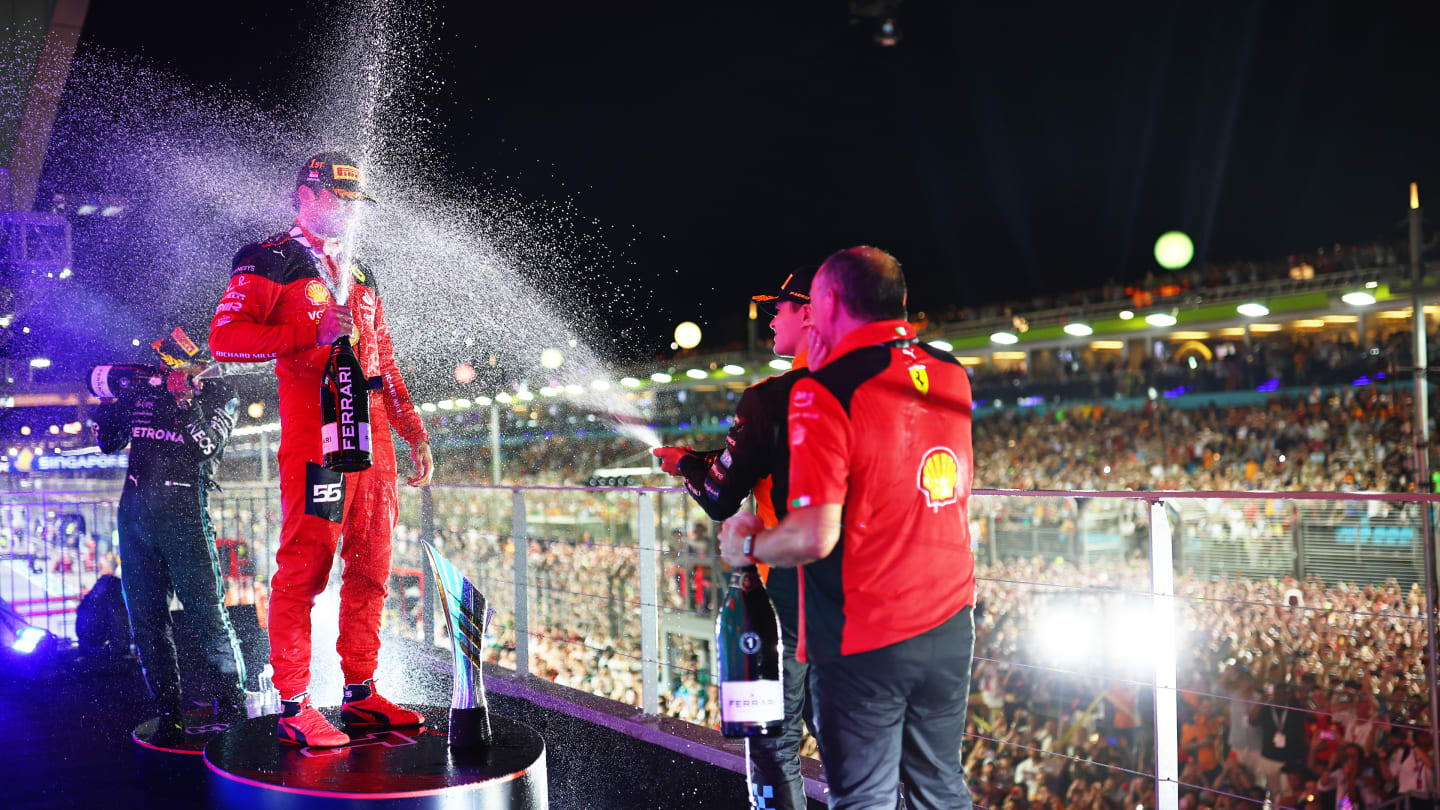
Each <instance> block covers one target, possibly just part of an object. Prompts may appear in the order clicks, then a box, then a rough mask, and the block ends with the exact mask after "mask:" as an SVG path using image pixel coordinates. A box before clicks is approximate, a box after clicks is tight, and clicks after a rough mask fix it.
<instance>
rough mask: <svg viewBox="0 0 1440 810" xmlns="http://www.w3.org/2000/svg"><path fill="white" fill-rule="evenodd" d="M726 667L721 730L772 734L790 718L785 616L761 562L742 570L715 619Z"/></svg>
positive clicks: (720, 655) (733, 576) (717, 643)
mask: <svg viewBox="0 0 1440 810" xmlns="http://www.w3.org/2000/svg"><path fill="white" fill-rule="evenodd" d="M715 652H716V658H717V663H718V666H717V669H719V671H720V733H722V734H724V735H725V736H726V737H769V736H774V735H776V734H779V733H780V731H781V728H782V727H783V726H784V721H785V690H784V688H783V687H782V686H781V683H780V619H779V617H777V616H776V615H775V606H774V605H772V604H771V603H770V594H769V593H767V592H766V591H765V585H764V583H762V582H761V581H760V572H759V571H758V570H756V568H755V566H753V565H747V566H744V567H742V568H737V569H736V570H735V572H734V573H733V574H731V575H730V590H729V592H728V593H726V594H725V604H723V605H721V607H720V615H719V616H717V617H716V619H715Z"/></svg>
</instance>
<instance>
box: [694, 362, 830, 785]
mask: <svg viewBox="0 0 1440 810" xmlns="http://www.w3.org/2000/svg"><path fill="white" fill-rule="evenodd" d="M795 362H796V366H797V367H796V369H795V370H793V371H790V372H787V373H786V374H782V375H780V376H778V377H771V378H769V379H767V380H762V381H761V382H758V383H756V384H755V385H752V386H750V387H749V388H747V389H746V390H745V393H744V395H742V396H741V397H740V404H739V406H738V407H737V408H736V409H735V424H734V425H733V426H732V427H731V428H730V432H729V434H728V435H726V437H725V446H724V447H723V448H721V449H720V450H715V451H711V452H704V453H692V454H686V455H683V456H681V457H680V462H679V466H680V473H681V475H683V476H684V477H685V490H686V491H687V492H689V493H690V495H691V496H693V497H694V498H695V500H696V502H698V503H699V504H700V507H701V508H702V509H704V510H705V513H706V514H708V515H709V516H710V517H711V518H712V519H714V520H725V519H726V518H728V517H730V516H731V515H733V514H735V513H736V512H737V511H739V509H740V505H741V504H742V503H744V501H745V497H746V496H747V495H749V494H751V492H752V491H753V492H754V494H755V503H756V512H757V513H758V514H759V515H760V518H761V519H762V520H763V521H764V522H765V526H766V527H767V528H770V527H773V526H775V525H777V524H778V523H779V522H780V521H781V520H783V519H784V517H785V514H786V512H787V511H788V510H787V509H786V503H785V493H786V490H787V488H788V486H789V480H790V443H789V442H788V441H786V430H787V424H788V418H789V416H788V415H789V407H790V388H791V386H793V385H794V384H795V381H796V380H799V379H801V378H803V377H804V376H806V375H808V374H809V371H807V370H806V369H804V368H802V367H800V366H801V365H802V364H803V363H804V359H803V358H796V361H795ZM765 589H766V590H767V591H769V592H770V601H772V602H773V603H774V604H775V613H776V615H778V616H779V618H780V636H781V641H782V644H783V647H784V650H783V658H782V661H781V663H782V666H783V667H784V675H783V681H784V687H785V726H784V729H783V730H782V731H781V733H780V734H779V735H778V736H776V737H752V738H750V739H749V740H748V742H749V743H750V746H749V748H748V750H749V753H750V756H749V760H750V778H749V780H748V781H749V783H750V793H751V795H750V804H751V806H752V807H763V808H772V807H773V808H787V809H788V808H804V807H805V805H806V800H805V780H804V778H803V777H802V776H801V774H800V738H801V736H802V735H803V733H804V730H805V729H804V724H805V723H807V722H808V723H810V724H811V726H812V728H813V726H814V723H813V721H812V715H811V707H810V690H809V686H808V682H809V669H810V667H809V665H808V664H804V663H801V662H799V661H797V660H796V659H795V650H796V647H797V641H798V627H799V623H800V620H799V608H800V604H799V599H800V596H799V594H800V578H799V574H798V573H797V571H796V569H794V568H775V567H771V568H770V570H769V573H768V574H767V575H766V578H765Z"/></svg>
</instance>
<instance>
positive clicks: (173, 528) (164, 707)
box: [95, 364, 245, 747]
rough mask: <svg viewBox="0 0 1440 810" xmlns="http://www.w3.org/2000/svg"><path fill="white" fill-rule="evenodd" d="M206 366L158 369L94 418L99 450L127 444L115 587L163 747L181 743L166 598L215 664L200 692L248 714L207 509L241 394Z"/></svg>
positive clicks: (227, 716) (233, 715) (221, 707)
mask: <svg viewBox="0 0 1440 810" xmlns="http://www.w3.org/2000/svg"><path fill="white" fill-rule="evenodd" d="M204 369H205V365H204V364H189V365H186V366H184V367H182V368H178V369H175V370H171V371H168V372H167V371H166V370H164V369H159V368H157V369H155V373H154V375H153V376H151V377H149V378H148V380H142V381H141V382H140V385H139V390H138V391H137V392H135V393H132V394H128V395H126V396H124V397H123V398H121V399H119V400H116V401H114V402H113V404H106V405H102V406H101V407H100V408H99V409H98V411H97V412H96V416H95V419H96V423H97V428H98V430H97V431H96V432H97V438H98V440H99V444H100V449H101V451H102V452H104V453H115V452H119V451H120V450H122V449H124V448H125V445H127V444H129V445H130V463H129V468H128V469H127V470H126V474H125V487H124V490H123V492H122V494H121V496H120V509H119V513H118V520H119V533H120V561H121V566H122V569H121V571H122V573H121V577H120V584H121V587H122V589H123V590H124V593H125V607H126V609H127V610H128V611H129V613H130V626H131V629H132V631H133V632H134V634H135V646H136V648H137V649H138V650H139V652H140V663H141V666H142V668H143V669H144V671H145V683H146V685H147V686H148V687H149V688H150V694H151V696H152V697H153V698H154V699H155V702H156V704H157V707H158V708H159V710H160V725H159V728H158V730H157V732H156V737H155V743H156V744H157V745H161V746H162V747H170V746H173V745H175V744H177V743H179V742H181V741H183V740H184V739H185V729H184V724H183V722H182V716H181V708H180V668H179V664H178V662H177V660H176V656H175V638H174V634H173V630H172V627H171V621H170V598H171V596H178V597H179V598H180V602H181V604H183V605H184V606H185V615H186V617H187V619H188V623H189V625H190V627H191V628H192V630H193V631H194V634H195V638H196V641H197V642H198V643H199V646H200V649H201V651H202V652H203V654H204V656H205V659H206V661H207V662H208V663H209V665H210V668H211V669H213V670H214V672H213V673H208V674H209V677H208V678H202V683H207V685H208V686H210V687H211V694H209V695H207V696H206V697H207V698H216V699H217V700H218V711H217V714H218V715H219V717H220V719H222V720H225V721H227V722H234V721H235V720H239V719H244V717H245V692H244V683H245V662H244V659H243V658H242V657H241V654H240V644H239V642H238V641H237V639H236V637H235V631H234V629H233V628H232V627H231V626H230V619H229V617H228V615H227V614H226V612H225V605H224V600H223V587H222V581H221V577H220V567H219V563H218V561H217V559H216V555H215V538H214V535H213V534H212V532H211V528H210V517H209V515H208V513H207V512H206V509H205V499H206V492H207V490H208V489H209V488H210V487H212V486H215V483H214V478H215V474H216V472H217V471H218V468H219V465H220V456H221V453H222V452H223V451H224V448H225V442H226V441H227V440H228V439H229V438H230V431H231V430H232V429H233V428H234V426H235V410H236V407H237V406H238V404H239V400H238V399H237V398H236V396H235V392H234V390H233V389H231V387H230V386H229V385H228V384H226V382H225V381H224V380H223V379H220V378H215V379H208V380H203V381H202V380H197V379H195V375H197V374H199V373H200V372H201V371H203V370H204ZM217 489H218V487H217Z"/></svg>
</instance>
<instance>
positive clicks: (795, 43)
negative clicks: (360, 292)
mask: <svg viewBox="0 0 1440 810" xmlns="http://www.w3.org/2000/svg"><path fill="white" fill-rule="evenodd" d="M635 5H636V4H628V3H504V4H500V3H473V2H465V3H450V4H441V7H440V10H439V14H440V15H441V17H442V18H443V19H442V20H441V21H440V23H441V24H439V25H437V26H436V27H435V30H436V31H437V33H438V36H437V37H436V39H435V40H434V42H433V44H432V51H431V55H430V59H431V62H432V64H433V67H434V68H435V69H436V70H437V71H438V72H439V73H440V74H441V75H442V76H443V77H444V79H445V80H446V83H447V84H446V86H445V89H444V91H443V92H442V93H440V94H438V95H437V96H436V97H435V98H434V99H433V104H434V106H435V109H436V111H437V117H438V118H439V119H440V120H442V121H444V122H446V123H447V127H446V129H445V131H444V132H443V133H441V134H440V136H439V139H440V140H439V141H438V143H437V144H436V145H437V146H438V147H439V149H440V151H441V152H443V153H444V154H448V155H451V156H452V159H453V161H454V163H453V167H450V168H449V169H447V171H453V172H454V173H455V174H456V175H458V176H460V177H463V178H464V179H465V181H466V182H467V183H470V184H473V185H484V184H492V185H493V184H502V185H504V186H507V187H510V188H513V189H514V190H516V191H517V192H518V193H519V194H521V195H522V196H525V197H528V198H534V199H537V200H567V201H568V202H569V203H570V204H571V206H572V207H573V210H575V211H576V212H577V216H578V217H579V218H580V219H581V220H582V221H583V222H582V225H581V226H580V227H581V228H582V229H585V228H593V229H594V231H595V233H597V234H599V236H600V238H602V239H604V240H606V243H607V244H608V245H609V246H610V248H611V250H612V253H613V256H612V260H611V262H610V265H609V266H608V267H607V268H605V272H604V273H597V274H577V277H576V280H575V283H576V285H577V286H579V287H581V288H582V289H583V291H584V292H585V294H586V297H588V298H591V299H592V300H593V297H595V296H599V297H600V298H604V297H605V296H606V295H607V294H610V295H616V294H618V293H614V292H611V291H610V290H609V289H608V288H609V286H610V284H612V283H615V284H616V286H617V287H618V286H619V284H618V282H621V281H628V282H630V284H629V286H632V287H636V286H638V287H639V288H641V289H645V290H650V291H651V292H650V294H649V297H648V298H646V299H645V300H641V301H637V302H635V306H636V308H637V311H638V312H639V313H641V315H642V316H644V320H645V321H646V325H645V327H644V332H645V337H644V338H643V339H642V340H640V341H637V342H636V344H635V345H634V347H633V348H634V353H635V355H636V356H644V355H653V354H654V352H655V351H657V350H659V349H662V348H665V346H664V345H663V344H668V341H669V336H668V334H669V331H670V329H672V328H673V325H674V323H675V322H677V321H679V320H682V319H687V318H689V319H695V320H699V321H700V322H701V324H702V325H703V326H705V328H706V330H707V344H710V345H717V344H721V343H724V342H725V341H726V340H727V339H735V340H738V339H739V338H740V336H741V335H742V334H743V332H742V330H743V323H744V321H743V319H744V309H745V300H746V298H747V297H748V296H749V295H751V294H753V293H756V292H761V291H764V290H766V289H768V288H770V287H773V286H775V285H776V284H778V282H779V281H780V280H781V279H782V278H783V277H784V275H785V274H786V273H787V272H788V270H789V269H790V268H791V267H793V266H794V265H797V264H801V263H807V262H809V263H817V262H819V261H820V260H821V259H823V258H824V256H825V255H827V254H828V253H829V252H831V251H833V250H836V249H838V248H841V247H846V246H849V245H852V244H859V243H868V244H873V245H876V246H879V247H882V248H885V249H887V250H889V251H891V252H893V253H894V254H895V255H896V256H898V257H899V258H900V260H901V261H902V263H903V264H904V266H905V269H906V273H907V276H908V279H909V283H910V288H911V293H910V300H911V302H912V307H911V308H912V310H916V309H927V308H940V307H944V306H949V305H957V304H958V305H967V304H983V303H993V302H998V301H1011V300H1019V299H1024V298H1026V297H1030V296H1035V295H1040V294H1045V293H1050V292H1059V291H1067V290H1072V289H1077V288H1082V287H1096V286H1099V285H1100V284H1102V283H1104V282H1105V281H1107V280H1116V281H1126V280H1133V279H1137V278H1140V277H1141V276H1143V275H1144V274H1145V273H1146V272H1148V271H1150V270H1152V269H1155V265H1154V259H1153V256H1152V254H1151V245H1152V244H1153V242H1154V239H1155V238H1156V237H1157V236H1158V235H1159V234H1160V233H1161V232H1163V231H1166V230H1170V229H1181V230H1184V231H1187V232H1188V233H1190V234H1191V235H1192V236H1193V237H1194V238H1195V241H1196V247H1197V261H1204V260H1210V261H1227V260H1233V259H1257V260H1264V259H1278V258H1282V257H1284V256H1286V255H1287V254H1291V253H1295V252H1302V251H1313V250H1315V249H1316V248H1318V247H1321V246H1326V245H1329V244H1333V243H1335V242H1341V243H1352V244H1353V243H1359V242H1367V243H1368V242H1370V241H1373V240H1377V239H1380V240H1393V239H1396V238H1399V237H1401V236H1402V235H1403V232H1402V231H1401V229H1400V223H1401V220H1402V218H1403V216H1404V213H1405V206H1406V199H1407V196H1406V195H1407V184H1408V183H1409V182H1410V181H1412V180H1415V181H1418V182H1419V183H1420V184H1421V194H1422V202H1423V201H1426V200H1429V199H1436V200H1440V161H1437V158H1436V151H1435V149H1434V148H1432V143H1433V142H1434V141H1435V138H1436V135H1437V133H1440V126H1437V125H1440V114H1437V102H1436V93H1435V82H1434V78H1435V76H1437V75H1440V72H1437V69H1436V68H1437V65H1436V58H1435V56H1434V54H1435V49H1434V48H1433V33H1434V31H1435V23H1436V22H1437V20H1436V17H1437V16H1440V13H1437V11H1436V10H1435V5H1434V4H1428V5H1426V6H1418V5H1417V6H1415V7H1405V6H1402V5H1397V4H1385V3H1369V4H1363V5H1362V4H1353V5H1342V4H1338V3H1323V2H1305V3H1270V4H1263V5H1262V4H1259V3H1235V4H1229V3H1211V2H1206V3H1193V4H1184V5H1174V4H1168V3H1155V2H1152V3H1143V4H1137V5H1136V6H1135V10H1133V11H1120V10H1113V11H1097V9H1100V8H1103V6H1095V5H1093V4H1090V5H1087V4H1054V5H1052V4H1036V3H1014V4H1006V6H1007V7H1006V8H980V9H977V8H970V7H968V6H969V4H963V5H964V6H966V7H962V4H959V3H954V4H952V3H940V2H935V3H921V2H915V0H910V2H907V3H905V4H904V6H903V7H902V9H901V16H900V18H899V19H900V25H901V29H902V32H903V40H902V42H901V43H900V44H899V46H898V47H895V48H882V47H879V46H878V45H876V44H875V43H874V42H873V41H872V39H871V36H870V34H871V30H872V29H871V28H869V27H867V26H865V25H857V24H854V23H852V22H851V20H850V14H849V10H848V4H847V3H846V2H845V0H823V1H822V0H814V1H812V2H784V3H757V4H748V5H746V4H733V3H666V4H656V5H654V6H651V7H649V10H646V11H642V10H637V9H636V8H635V7H634V6H635ZM985 5H996V4H985ZM322 9H323V6H322V5H321V4H315V3H310V4H304V3H301V4H296V3H266V2H250V3H243V4H227V3H214V4H208V5H207V7H206V9H205V12H204V14H203V15H202V16H201V17H197V15H196V12H195V7H194V5H193V4H192V3H180V2H170V3H163V2H152V3H149V4H147V13H145V14H143V15H140V14H136V13H135V7H134V5H133V4H132V3H129V2H121V1H120V0H108V2H107V1H106V0H97V2H94V3H92V5H91V11H90V15H89V18H88V20H87V22H86V26H85V32H84V37H83V40H82V44H81V48H82V49H84V48H88V47H95V46H99V47H104V48H108V49H111V50H115V51H120V52H124V53H135V54H138V55H142V56H143V57H144V58H146V59H148V60H152V61H154V62H156V63H159V64H160V65H162V66H164V67H165V68H166V69H168V70H171V71H173V72H175V73H178V74H181V75H183V76H187V77H191V78H193V79H194V80H195V81H196V82H199V83H204V84H219V85H225V86H229V87H232V88H236V89H239V90H242V91H245V92H247V93H251V94H253V95H255V96H256V97H258V98H259V99H261V100H264V99H266V98H268V95H267V94H272V93H281V92H285V91H283V90H277V88H288V87H290V86H293V85H294V84H296V83H297V82H303V81H304V69H303V67H297V65H300V64H302V63H301V62H297V61H296V60H295V59H287V58H282V57H281V56H280V55H279V54H281V53H283V52H284V50H285V49H288V48H291V47H293V43H294V42H296V41H298V40H299V38H300V37H301V36H302V34H301V33H300V32H302V31H313V30H314V29H315V27H316V26H320V25H323V24H324V20H325V19H326V14H325V13H324V11H323V10H322ZM225 260H226V257H220V258H219V259H218V260H217V261H219V262H221V263H223V262H224V261H225ZM619 326H620V324H612V328H615V329H618V328H619Z"/></svg>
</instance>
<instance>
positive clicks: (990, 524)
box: [985, 515, 1000, 565]
mask: <svg viewBox="0 0 1440 810" xmlns="http://www.w3.org/2000/svg"><path fill="white" fill-rule="evenodd" d="M985 528H986V529H987V531H986V532H985V540H986V545H988V546H989V547H990V564H991V565H995V564H996V563H998V562H1000V546H999V541H998V540H997V539H996V538H995V516H994V515H986V516H985Z"/></svg>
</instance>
